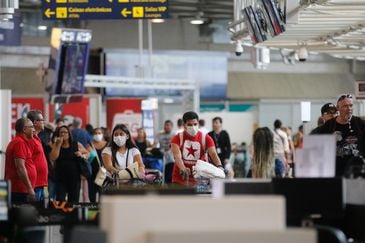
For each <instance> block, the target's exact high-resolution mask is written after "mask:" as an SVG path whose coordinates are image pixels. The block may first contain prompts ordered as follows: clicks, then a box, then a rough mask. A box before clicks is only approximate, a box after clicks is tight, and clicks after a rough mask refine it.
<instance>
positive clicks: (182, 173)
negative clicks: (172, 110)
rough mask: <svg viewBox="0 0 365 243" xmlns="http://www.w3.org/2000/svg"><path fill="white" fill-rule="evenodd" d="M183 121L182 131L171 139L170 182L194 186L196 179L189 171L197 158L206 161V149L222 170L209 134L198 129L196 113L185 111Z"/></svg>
mask: <svg viewBox="0 0 365 243" xmlns="http://www.w3.org/2000/svg"><path fill="white" fill-rule="evenodd" d="M183 122H184V131H182V132H181V134H180V133H179V134H176V135H175V136H174V137H173V138H172V139H171V151H172V153H173V155H174V158H175V165H174V169H173V173H172V182H173V183H177V184H182V185H189V186H195V185H196V181H195V179H194V177H193V176H192V173H191V171H192V167H193V166H194V165H195V164H196V162H197V160H203V161H206V159H207V158H206V157H205V152H206V151H207V152H208V154H209V156H210V158H211V159H212V161H213V163H214V165H215V166H217V167H219V168H221V169H222V170H223V166H222V163H221V161H220V159H219V157H218V154H217V152H216V149H215V144H214V141H213V139H212V138H211V137H210V136H209V135H203V133H202V132H201V131H199V117H198V114H196V113H195V112H193V111H188V112H186V113H185V114H184V115H183ZM203 139H204V140H205V141H203ZM205 150H206V151H205Z"/></svg>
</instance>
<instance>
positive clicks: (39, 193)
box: [34, 186, 45, 202]
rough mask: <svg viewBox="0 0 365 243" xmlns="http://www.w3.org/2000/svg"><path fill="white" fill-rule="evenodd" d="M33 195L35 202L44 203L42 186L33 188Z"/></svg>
mask: <svg viewBox="0 0 365 243" xmlns="http://www.w3.org/2000/svg"><path fill="white" fill-rule="evenodd" d="M34 193H35V200H36V201H37V202H40V201H44V199H45V194H44V187H43V186H39V187H36V188H34Z"/></svg>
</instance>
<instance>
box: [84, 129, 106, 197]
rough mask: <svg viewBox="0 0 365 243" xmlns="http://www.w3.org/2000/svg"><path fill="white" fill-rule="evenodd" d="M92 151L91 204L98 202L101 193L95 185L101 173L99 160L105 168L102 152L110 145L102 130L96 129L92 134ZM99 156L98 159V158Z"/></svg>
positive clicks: (89, 181) (89, 182) (89, 183)
mask: <svg viewBox="0 0 365 243" xmlns="http://www.w3.org/2000/svg"><path fill="white" fill-rule="evenodd" d="M92 137H93V139H92V150H91V151H90V158H89V162H90V165H91V177H89V179H88V185H89V199H90V202H96V194H97V193H98V192H100V187H99V186H98V185H96V184H95V183H94V181H95V178H96V174H97V173H98V171H99V162H98V159H99V161H100V163H101V165H102V166H103V165H104V163H103V160H102V158H101V152H102V151H103V150H104V148H105V147H106V146H107V145H108V142H107V141H106V140H105V136H104V130H103V129H102V128H99V127H98V128H95V129H94V130H93V133H92ZM96 156H98V157H96Z"/></svg>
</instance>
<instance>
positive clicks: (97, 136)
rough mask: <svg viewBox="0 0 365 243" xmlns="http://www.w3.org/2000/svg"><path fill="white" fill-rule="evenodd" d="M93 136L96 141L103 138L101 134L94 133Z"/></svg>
mask: <svg viewBox="0 0 365 243" xmlns="http://www.w3.org/2000/svg"><path fill="white" fill-rule="evenodd" d="M93 138H94V140H95V141H96V142H100V141H101V140H103V134H95V135H94V137H93Z"/></svg>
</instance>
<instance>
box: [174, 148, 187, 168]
mask: <svg viewBox="0 0 365 243" xmlns="http://www.w3.org/2000/svg"><path fill="white" fill-rule="evenodd" d="M171 151H172V154H173V155H174V158H175V164H176V166H177V167H178V168H179V170H185V169H186V167H185V165H184V161H183V160H182V156H181V151H180V148H179V146H178V145H177V144H175V143H171Z"/></svg>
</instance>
